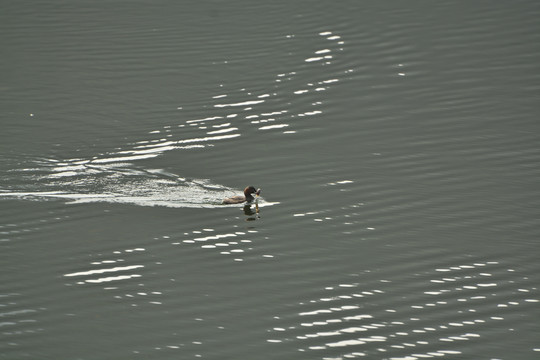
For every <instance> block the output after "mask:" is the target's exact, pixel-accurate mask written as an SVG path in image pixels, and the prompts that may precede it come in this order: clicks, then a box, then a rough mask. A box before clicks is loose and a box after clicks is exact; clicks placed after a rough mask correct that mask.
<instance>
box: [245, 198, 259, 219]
mask: <svg viewBox="0 0 540 360" xmlns="http://www.w3.org/2000/svg"><path fill="white" fill-rule="evenodd" d="M251 205H252V204H246V205H244V214H245V215H246V216H247V217H246V221H255V220H257V219H260V218H261V216H260V213H259V204H258V203H257V202H255V206H254V207H252V206H251Z"/></svg>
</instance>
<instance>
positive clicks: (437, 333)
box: [267, 261, 540, 359]
mask: <svg viewBox="0 0 540 360" xmlns="http://www.w3.org/2000/svg"><path fill="white" fill-rule="evenodd" d="M404 275H405V276H403V277H402V278H401V279H399V278H396V279H388V278H386V279H380V280H379V281H378V282H377V281H371V282H370V284H366V283H364V281H363V280H362V279H363V277H364V276H363V274H355V275H352V276H351V277H350V279H349V280H348V281H345V282H341V283H337V284H331V285H329V286H326V287H325V288H324V289H321V290H319V293H320V296H319V297H316V298H311V299H306V300H305V301H303V302H300V303H298V304H297V305H296V308H297V309H298V312H297V313H296V314H290V313H284V314H280V315H278V316H276V317H275V319H276V324H275V325H274V327H273V328H272V329H271V330H270V331H269V336H270V337H269V338H268V339H267V341H268V342H269V343H275V344H279V343H290V344H293V346H296V347H298V351H300V352H309V353H313V354H312V355H310V356H309V358H320V357H322V358H324V359H327V358H328V359H329V358H340V359H341V358H343V359H350V358H360V357H374V356H375V357H378V356H382V357H384V358H388V359H397V358H400V359H419V358H439V357H446V356H448V355H456V354H463V352H462V351H461V350H460V348H461V345H460V343H461V342H464V341H469V342H478V341H481V338H483V337H485V336H487V337H489V333H490V332H491V330H492V329H493V328H494V327H498V328H500V327H502V326H504V325H501V322H503V323H504V322H508V324H509V325H510V324H511V323H512V321H513V320H512V319H513V318H514V317H515V316H516V315H517V314H519V313H521V312H522V311H525V312H527V311H531V310H532V308H533V307H534V306H535V304H536V303H538V302H539V301H540V300H539V299H538V298H537V295H535V296H531V291H532V292H534V293H536V294H537V292H538V289H537V287H536V286H535V285H534V284H532V283H531V282H530V281H529V280H528V279H527V278H526V277H520V276H519V275H518V274H515V273H514V270H512V269H506V268H504V267H503V266H502V265H501V264H500V263H499V262H497V261H487V262H475V263H469V264H463V265H455V266H450V267H448V268H437V269H432V270H431V271H429V272H423V273H422V274H404ZM406 277H409V279H407V280H406ZM404 290H406V291H404ZM281 319H283V320H281ZM510 326H512V325H510ZM468 347H469V348H470V347H471V345H468ZM318 354H320V355H318Z"/></svg>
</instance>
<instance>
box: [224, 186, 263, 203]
mask: <svg viewBox="0 0 540 360" xmlns="http://www.w3.org/2000/svg"><path fill="white" fill-rule="evenodd" d="M253 194H255V195H256V196H259V195H260V194H261V189H255V187H254V186H248V187H246V188H245V189H244V196H242V195H237V196H232V197H230V198H226V199H223V204H241V203H243V202H248V203H250V202H252V201H253V200H255V198H254V197H253Z"/></svg>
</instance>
